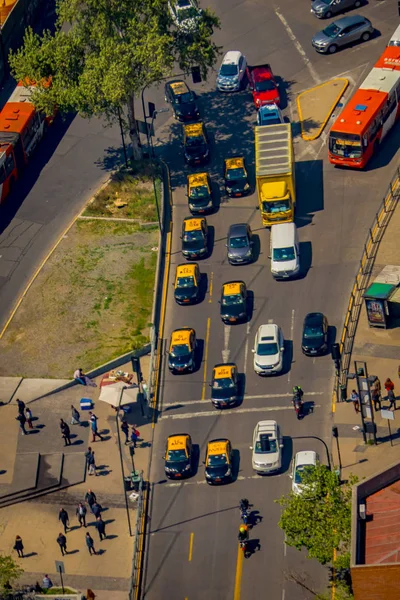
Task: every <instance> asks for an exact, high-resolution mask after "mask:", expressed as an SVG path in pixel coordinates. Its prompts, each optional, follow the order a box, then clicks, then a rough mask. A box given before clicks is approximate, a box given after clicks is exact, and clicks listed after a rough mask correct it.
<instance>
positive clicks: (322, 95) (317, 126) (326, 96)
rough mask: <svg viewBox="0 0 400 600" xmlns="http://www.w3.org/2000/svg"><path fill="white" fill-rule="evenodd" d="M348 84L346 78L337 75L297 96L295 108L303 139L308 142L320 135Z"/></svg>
mask: <svg viewBox="0 0 400 600" xmlns="http://www.w3.org/2000/svg"><path fill="white" fill-rule="evenodd" d="M348 85H349V80H348V79H345V78H344V77H337V78H336V79H331V80H329V81H326V82H325V83H322V84H321V85H317V86H315V87H313V88H310V89H309V90H306V91H305V92H302V93H301V94H299V95H298V96H297V99H296V101H297V110H298V113H299V119H300V124H301V137H302V138H303V140H306V141H309V142H310V141H312V140H316V139H317V138H318V137H319V136H320V135H321V133H322V131H323V129H324V127H325V125H326V124H327V122H328V120H329V119H330V116H331V114H332V113H333V111H334V109H335V107H336V105H337V104H338V102H339V100H340V98H341V97H342V96H343V94H344V92H345V90H346V88H347V86H348Z"/></svg>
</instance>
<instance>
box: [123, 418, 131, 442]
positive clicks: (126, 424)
mask: <svg viewBox="0 0 400 600" xmlns="http://www.w3.org/2000/svg"><path fill="white" fill-rule="evenodd" d="M121 431H122V433H124V434H125V444H129V425H128V423H127V421H126V420H125V419H122V423H121Z"/></svg>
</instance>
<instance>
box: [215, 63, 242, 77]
mask: <svg viewBox="0 0 400 600" xmlns="http://www.w3.org/2000/svg"><path fill="white" fill-rule="evenodd" d="M219 74H220V75H222V76H223V77H233V76H234V75H237V74H238V68H237V65H221V69H220V72H219Z"/></svg>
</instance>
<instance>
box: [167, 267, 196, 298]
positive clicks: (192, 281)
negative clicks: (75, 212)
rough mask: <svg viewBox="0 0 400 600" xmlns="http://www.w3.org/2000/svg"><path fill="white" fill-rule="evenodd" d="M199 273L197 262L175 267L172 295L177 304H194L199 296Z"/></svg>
mask: <svg viewBox="0 0 400 600" xmlns="http://www.w3.org/2000/svg"><path fill="white" fill-rule="evenodd" d="M200 282H201V273H200V269H199V265H198V264H197V263H186V264H184V265H178V266H177V267H176V274H175V283H173V286H174V297H175V301H176V302H177V303H178V304H194V303H195V302H198V301H199V298H200Z"/></svg>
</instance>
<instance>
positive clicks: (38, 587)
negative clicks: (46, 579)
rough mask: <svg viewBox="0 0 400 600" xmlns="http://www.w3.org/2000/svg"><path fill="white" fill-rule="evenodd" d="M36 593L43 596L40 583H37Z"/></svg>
mask: <svg viewBox="0 0 400 600" xmlns="http://www.w3.org/2000/svg"><path fill="white" fill-rule="evenodd" d="M35 592H36V593H37V594H43V588H42V586H41V585H40V583H39V582H38V581H37V582H36V583H35Z"/></svg>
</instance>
